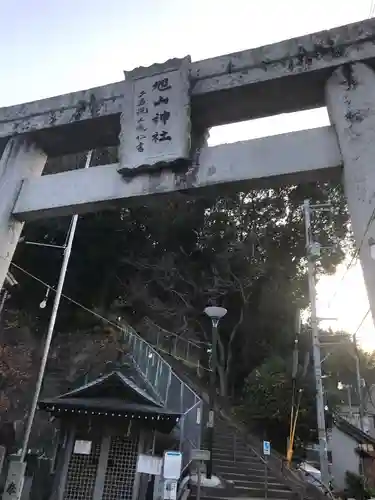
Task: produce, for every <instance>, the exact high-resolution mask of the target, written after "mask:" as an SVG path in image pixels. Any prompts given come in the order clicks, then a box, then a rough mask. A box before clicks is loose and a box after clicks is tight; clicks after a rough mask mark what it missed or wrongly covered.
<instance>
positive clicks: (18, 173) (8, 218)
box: [0, 136, 47, 289]
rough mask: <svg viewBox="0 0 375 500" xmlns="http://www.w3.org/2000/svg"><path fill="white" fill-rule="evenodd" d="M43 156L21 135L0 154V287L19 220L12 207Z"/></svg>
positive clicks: (39, 170)
mask: <svg viewBox="0 0 375 500" xmlns="http://www.w3.org/2000/svg"><path fill="white" fill-rule="evenodd" d="M46 160H47V157H46V155H45V154H44V153H43V152H42V151H40V150H39V149H38V148H37V147H36V146H35V144H33V143H31V142H30V141H28V140H25V138H23V137H21V136H20V137H15V138H14V139H10V140H9V141H8V144H7V145H6V147H5V150H4V152H3V154H2V156H1V157H0V289H1V287H2V285H3V283H4V280H5V276H6V274H7V272H8V267H9V264H10V261H11V260H12V257H13V253H14V251H15V249H16V246H17V243H18V238H19V237H20V234H21V231H22V227H23V223H22V222H20V221H17V220H15V219H14V218H13V217H12V210H13V207H14V204H15V202H16V200H17V197H18V195H19V192H20V189H21V185H22V182H23V180H24V179H27V178H29V177H32V176H39V175H41V174H42V171H43V168H44V165H45V163H46Z"/></svg>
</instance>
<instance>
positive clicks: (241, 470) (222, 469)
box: [214, 464, 274, 477]
mask: <svg viewBox="0 0 375 500" xmlns="http://www.w3.org/2000/svg"><path fill="white" fill-rule="evenodd" d="M214 470H215V471H217V473H218V474H219V475H220V474H222V475H225V474H227V473H233V474H247V475H250V473H254V474H255V473H256V474H255V475H259V474H263V472H264V469H262V468H260V467H249V466H248V465H246V464H244V465H238V464H237V465H231V464H214ZM272 477H274V476H273V475H272Z"/></svg>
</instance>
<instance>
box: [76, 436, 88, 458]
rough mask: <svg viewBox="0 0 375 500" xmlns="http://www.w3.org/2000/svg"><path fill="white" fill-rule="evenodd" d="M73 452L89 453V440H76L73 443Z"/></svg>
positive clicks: (78, 453)
mask: <svg viewBox="0 0 375 500" xmlns="http://www.w3.org/2000/svg"><path fill="white" fill-rule="evenodd" d="M73 453H76V454H77V455H90V453H91V441H83V440H79V439H78V440H77V441H76V442H75V443H74V450H73Z"/></svg>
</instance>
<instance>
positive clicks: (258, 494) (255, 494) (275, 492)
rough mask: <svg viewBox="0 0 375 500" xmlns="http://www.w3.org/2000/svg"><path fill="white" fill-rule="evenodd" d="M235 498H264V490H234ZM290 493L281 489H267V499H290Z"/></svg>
mask: <svg viewBox="0 0 375 500" xmlns="http://www.w3.org/2000/svg"><path fill="white" fill-rule="evenodd" d="M236 497H237V498H238V497H245V498H265V489H264V488H236ZM291 497H292V492H291V491H290V490H286V489H284V490H281V489H273V488H268V490H267V498H275V499H276V498H277V499H280V500H281V499H283V498H291Z"/></svg>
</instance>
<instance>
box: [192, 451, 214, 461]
mask: <svg viewBox="0 0 375 500" xmlns="http://www.w3.org/2000/svg"><path fill="white" fill-rule="evenodd" d="M210 456H211V452H210V450H191V459H192V460H198V461H200V462H207V461H208V460H210Z"/></svg>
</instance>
